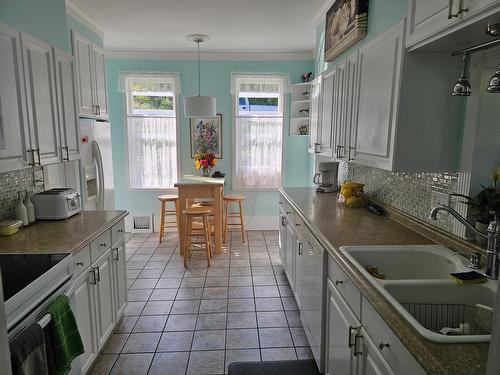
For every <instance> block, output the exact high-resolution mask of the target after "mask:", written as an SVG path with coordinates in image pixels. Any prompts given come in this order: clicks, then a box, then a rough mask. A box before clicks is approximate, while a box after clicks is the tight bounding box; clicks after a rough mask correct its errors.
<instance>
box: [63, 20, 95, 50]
mask: <svg viewBox="0 0 500 375" xmlns="http://www.w3.org/2000/svg"><path fill="white" fill-rule="evenodd" d="M67 23H68V46H70V48H71V30H75V31H78V33H80V34H81V35H83V36H84V37H85V38H87V39H89V40H91V41H92V42H94V43H95V44H97V45H98V46H100V47H102V46H103V40H102V38H101V36H100V35H98V34H96V33H95V32H94V31H92V30H90V29H89V28H87V26H85V25H84V24H83V23H81V22H80V21H78V20H77V19H75V18H73V17H71V16H70V15H69V14H68V18H67Z"/></svg>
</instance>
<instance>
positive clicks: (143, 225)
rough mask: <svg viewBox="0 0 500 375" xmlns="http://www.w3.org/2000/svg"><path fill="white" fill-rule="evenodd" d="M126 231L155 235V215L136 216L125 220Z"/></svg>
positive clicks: (130, 216)
mask: <svg viewBox="0 0 500 375" xmlns="http://www.w3.org/2000/svg"><path fill="white" fill-rule="evenodd" d="M125 227H126V228H125V230H126V231H127V232H130V233H153V214H144V215H141V214H139V215H138V214H135V215H129V216H127V217H126V218H125Z"/></svg>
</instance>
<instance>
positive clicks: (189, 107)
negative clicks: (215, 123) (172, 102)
mask: <svg viewBox="0 0 500 375" xmlns="http://www.w3.org/2000/svg"><path fill="white" fill-rule="evenodd" d="M184 116H186V117H216V116H217V110H216V106H215V97H214V96H190V97H188V98H184Z"/></svg>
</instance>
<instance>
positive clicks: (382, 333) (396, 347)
mask: <svg viewBox="0 0 500 375" xmlns="http://www.w3.org/2000/svg"><path fill="white" fill-rule="evenodd" d="M362 304H363V327H364V329H365V330H366V332H367V333H368V335H369V336H370V338H371V339H372V340H373V342H374V343H375V346H376V347H377V350H379V351H380V353H381V354H382V356H383V357H384V359H385V360H386V361H387V363H388V364H389V366H390V367H391V369H392V371H394V373H395V374H415V375H420V374H425V371H424V370H423V369H422V367H420V365H419V364H418V363H417V361H416V360H415V358H413V356H412V355H411V354H410V352H409V351H408V350H407V349H406V348H405V347H404V346H403V344H402V343H401V341H399V339H398V338H397V336H396V335H395V333H394V332H393V331H392V330H391V329H390V328H389V326H388V325H387V324H386V323H385V322H384V320H383V319H382V317H381V316H380V315H379V314H378V313H377V312H376V311H375V309H374V308H373V306H372V305H371V304H370V302H368V301H367V300H366V298H363V299H362ZM386 344H389V347H387V346H384V345H386ZM380 346H382V347H383V349H380Z"/></svg>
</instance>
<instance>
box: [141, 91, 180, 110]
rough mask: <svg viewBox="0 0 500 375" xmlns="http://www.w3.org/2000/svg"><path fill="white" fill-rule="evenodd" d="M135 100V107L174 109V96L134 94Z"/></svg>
mask: <svg viewBox="0 0 500 375" xmlns="http://www.w3.org/2000/svg"><path fill="white" fill-rule="evenodd" d="M133 101H134V108H136V109H159V110H172V109H174V98H173V96H146V95H134V96H133Z"/></svg>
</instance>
